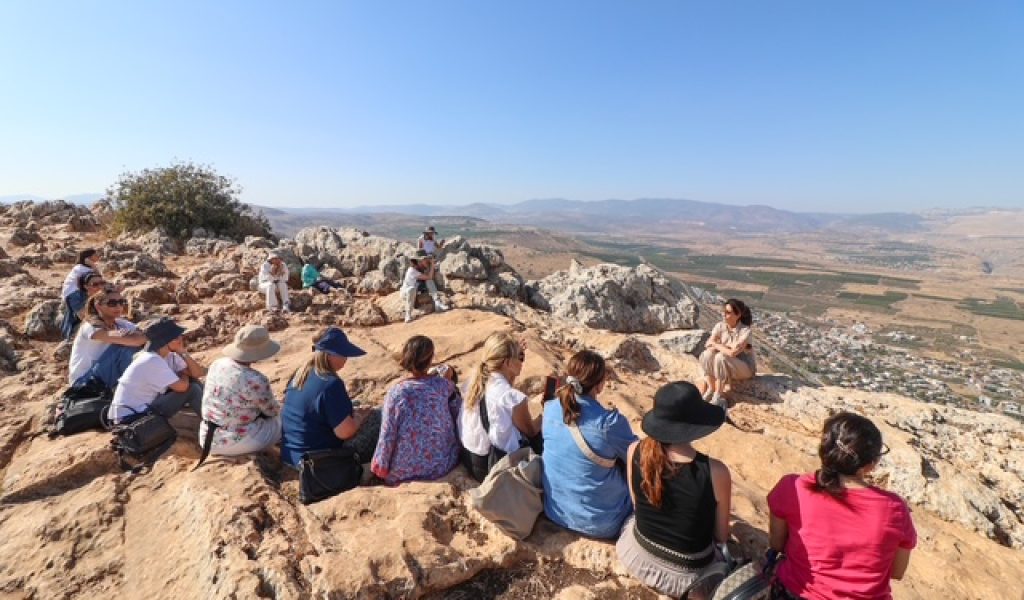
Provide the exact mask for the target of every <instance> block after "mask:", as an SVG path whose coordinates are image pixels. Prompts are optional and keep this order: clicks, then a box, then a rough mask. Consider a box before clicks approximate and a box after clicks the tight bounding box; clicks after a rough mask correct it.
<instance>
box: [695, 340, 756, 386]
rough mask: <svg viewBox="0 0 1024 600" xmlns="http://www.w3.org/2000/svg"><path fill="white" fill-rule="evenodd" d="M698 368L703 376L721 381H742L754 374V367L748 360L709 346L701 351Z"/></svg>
mask: <svg viewBox="0 0 1024 600" xmlns="http://www.w3.org/2000/svg"><path fill="white" fill-rule="evenodd" d="M700 368H701V370H702V371H704V377H705V378H707V377H709V376H710V377H713V378H715V379H717V380H719V381H721V382H722V383H731V382H733V381H742V380H744V379H750V378H751V377H753V376H754V367H753V366H752V365H751V364H750V363H749V362H747V361H745V360H743V359H742V358H740V357H737V356H728V355H726V354H722V353H721V352H719V351H717V350H711V349H710V348H709V349H707V350H705V351H704V352H702V353H701V355H700Z"/></svg>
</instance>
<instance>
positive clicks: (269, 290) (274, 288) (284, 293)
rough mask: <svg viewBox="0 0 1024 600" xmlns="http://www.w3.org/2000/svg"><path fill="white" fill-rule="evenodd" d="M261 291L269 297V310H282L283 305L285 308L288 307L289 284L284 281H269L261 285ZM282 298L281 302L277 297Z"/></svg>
mask: <svg viewBox="0 0 1024 600" xmlns="http://www.w3.org/2000/svg"><path fill="white" fill-rule="evenodd" d="M260 290H261V291H262V292H263V293H264V294H266V296H267V308H269V309H271V310H276V309H279V308H281V304H282V303H283V304H284V307H285V308H287V307H288V283H287V282H284V281H267V282H264V283H261V284H260ZM278 296H281V300H280V302H278V299H277V297H278Z"/></svg>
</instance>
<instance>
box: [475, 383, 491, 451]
mask: <svg viewBox="0 0 1024 600" xmlns="http://www.w3.org/2000/svg"><path fill="white" fill-rule="evenodd" d="M477 409H479V411H480V424H481V425H483V426H484V433H486V434H487V442H488V443H490V441H491V420H490V419H489V418H488V417H487V392H486V391H485V392H484V393H483V394H482V395H481V396H480V404H479V405H477Z"/></svg>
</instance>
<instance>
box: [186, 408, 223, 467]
mask: <svg viewBox="0 0 1024 600" xmlns="http://www.w3.org/2000/svg"><path fill="white" fill-rule="evenodd" d="M203 422H204V423H206V435H205V436H204V437H203V443H202V444H201V448H202V450H203V453H202V454H201V455H200V456H199V462H197V463H196V466H194V467H192V470H193V471H195V470H196V469H198V468H199V467H201V466H203V463H204V462H206V457H208V456H210V449H211V448H213V434H214V433H216V432H217V428H218V427H220V425H218V424H216V423H214V422H213V421H208V420H206V419H203Z"/></svg>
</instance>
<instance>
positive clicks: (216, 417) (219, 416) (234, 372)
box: [199, 325, 281, 456]
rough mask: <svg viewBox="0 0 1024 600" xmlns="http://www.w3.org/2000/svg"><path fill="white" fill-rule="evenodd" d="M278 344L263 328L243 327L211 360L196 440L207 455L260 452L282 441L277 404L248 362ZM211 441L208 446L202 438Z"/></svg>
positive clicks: (265, 381)
mask: <svg viewBox="0 0 1024 600" xmlns="http://www.w3.org/2000/svg"><path fill="white" fill-rule="evenodd" d="M280 349H281V346H280V344H278V343H277V342H275V341H274V340H272V339H270V334H269V333H268V332H267V330H266V328H264V327H261V326H259V325H246V326H245V327H243V328H241V329H240V330H238V333H236V334H235V341H234V342H232V343H230V344H228V345H227V346H225V347H224V350H223V351H222V354H223V355H224V356H223V357H221V358H218V359H217V360H215V361H213V364H211V365H210V370H209V373H207V375H206V385H205V386H204V390H203V414H202V417H203V422H202V424H201V425H200V426H199V439H200V440H201V441H202V443H203V446H204V447H208V448H209V451H210V453H211V454H219V455H222V456H237V455H240V454H249V453H251V452H260V451H262V450H264V449H266V448H268V447H270V446H273V445H274V444H276V443H277V442H278V440H280V439H281V417H280V413H281V404H280V403H279V402H278V401H277V399H276V398H274V392H273V391H272V390H271V389H270V380H268V379H267V376H266V375H264V374H263V373H260V372H259V371H257V370H256V369H254V368H252V363H254V362H257V361H260V360H266V359H268V358H270V357H271V356H274V355H275V354H277V351H278V350H280ZM208 436H212V437H211V439H210V441H209V442H207V441H206V440H207V437H208Z"/></svg>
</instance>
